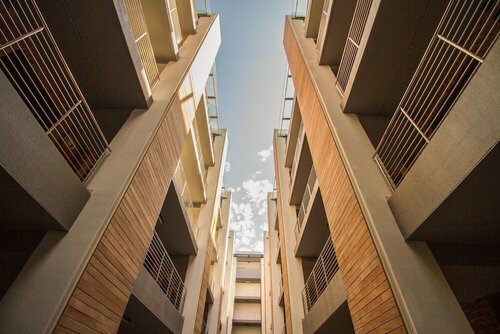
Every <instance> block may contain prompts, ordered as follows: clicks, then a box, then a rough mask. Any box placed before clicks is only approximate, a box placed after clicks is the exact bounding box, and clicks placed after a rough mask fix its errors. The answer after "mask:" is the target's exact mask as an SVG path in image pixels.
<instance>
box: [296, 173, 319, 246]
mask: <svg viewBox="0 0 500 334" xmlns="http://www.w3.org/2000/svg"><path fill="white" fill-rule="evenodd" d="M316 179H317V178H316V170H315V169H314V166H312V167H311V172H309V178H308V179H307V184H306V189H305V191H304V196H303V197H302V202H301V203H300V208H299V214H298V215H297V222H296V224H295V239H296V240H297V241H298V240H299V235H300V232H301V231H302V225H303V224H304V218H305V216H306V214H307V212H308V211H309V210H310V209H309V203H310V201H311V198H312V196H313V190H314V186H315V184H316Z"/></svg>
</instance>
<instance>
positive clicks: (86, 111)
mask: <svg viewBox="0 0 500 334" xmlns="http://www.w3.org/2000/svg"><path fill="white" fill-rule="evenodd" d="M200 3H201V2H200ZM0 29H1V34H0V66H1V70H2V71H0V87H1V88H0V111H1V112H0V118H1V120H0V127H1V129H0V136H1V142H0V164H1V168H0V171H1V179H0V182H1V188H2V189H3V190H4V196H3V197H2V201H1V204H0V220H1V223H2V224H1V225H2V227H1V229H2V232H1V241H2V245H3V246H2V252H1V256H2V261H1V265H2V268H1V271H2V278H1V281H0V283H1V295H0V298H1V300H0V332H1V333H97V332H99V333H116V332H118V333H159V332H164V333H189V334H191V333H208V332H209V333H216V332H218V331H219V328H220V327H221V326H222V324H221V322H222V321H223V320H224V321H227V313H225V314H226V315H225V316H224V317H223V318H221V315H222V314H223V312H222V309H223V308H222V304H223V303H222V300H223V299H224V298H227V297H225V295H226V291H227V290H230V288H229V287H228V285H227V283H226V282H228V281H229V278H227V277H230V275H229V276H228V273H231V272H232V268H231V264H232V261H231V259H232V241H231V240H232V236H231V235H230V234H229V230H228V226H229V223H228V218H229V207H230V202H231V194H230V193H229V192H227V191H226V190H224V189H223V177H224V164H225V159H226V151H227V131H226V129H222V128H220V125H219V120H218V111H217V100H216V97H217V94H216V79H215V76H216V72H215V67H214V61H215V57H216V55H217V51H218V48H219V45H220V24H219V17H218V15H216V14H211V13H210V11H209V10H208V9H207V8H200V7H198V8H196V3H195V2H194V1H180V0H177V1H175V0H172V1H147V0H142V1H141V0H114V1H92V0H89V1H86V0H85V1H76V2H75V1H73V2H64V1H63V2H61V1H36V2H35V1H7V0H1V1H0ZM224 278H225V279H224Z"/></svg>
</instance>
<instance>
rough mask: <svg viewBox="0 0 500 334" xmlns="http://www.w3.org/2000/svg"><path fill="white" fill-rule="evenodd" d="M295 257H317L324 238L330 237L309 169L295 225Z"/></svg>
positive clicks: (317, 189)
mask: <svg viewBox="0 0 500 334" xmlns="http://www.w3.org/2000/svg"><path fill="white" fill-rule="evenodd" d="M294 232H295V240H296V244H295V256H299V257H312V258H314V257H318V256H319V254H320V252H321V248H322V245H323V243H324V242H325V241H326V237H327V236H328V235H330V229H329V227H328V220H327V218H326V212H325V207H324V203H323V197H322V196H321V191H320V189H319V184H318V181H317V179H316V172H315V170H314V167H313V168H311V172H310V174H309V178H308V181H307V186H306V190H305V191H304V197H303V199H302V202H301V204H300V207H299V210H298V214H297V221H296V224H295V229H294Z"/></svg>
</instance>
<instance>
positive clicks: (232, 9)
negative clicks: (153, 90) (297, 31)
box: [211, 0, 292, 251]
mask: <svg viewBox="0 0 500 334" xmlns="http://www.w3.org/2000/svg"><path fill="white" fill-rule="evenodd" d="M291 5H292V2H291V1H290V0H272V1H269V0H255V1H248V0H231V1H229V0H212V2H211V7H212V8H211V9H212V11H213V12H216V13H219V14H220V18H221V35H222V44H221V47H220V49H219V53H218V56H217V60H216V65H217V76H218V78H217V81H218V82H217V84H218V99H219V106H220V108H221V118H222V123H223V126H224V127H227V128H229V129H231V131H230V134H229V150H228V157H227V161H228V163H227V164H226V185H227V187H228V188H230V189H231V190H233V204H232V207H231V217H230V221H231V228H232V229H234V230H235V231H236V237H235V249H236V250H238V251H244V250H251V251H262V232H263V231H264V229H266V228H267V224H266V219H267V214H266V212H267V211H266V203H265V199H266V196H267V192H269V191H272V189H273V177H274V176H273V175H274V172H273V159H272V154H273V152H272V133H273V128H275V127H277V126H278V116H279V112H280V108H281V98H282V87H283V78H284V71H285V61H286V60H285V54H284V51H283V46H282V45H283V43H282V39H283V27H284V19H285V15H287V14H289V13H290V11H291Z"/></svg>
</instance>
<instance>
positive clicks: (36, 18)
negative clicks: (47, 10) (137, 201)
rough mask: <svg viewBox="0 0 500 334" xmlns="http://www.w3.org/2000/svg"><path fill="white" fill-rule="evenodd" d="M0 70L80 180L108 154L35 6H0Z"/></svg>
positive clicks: (26, 0)
mask: <svg viewBox="0 0 500 334" xmlns="http://www.w3.org/2000/svg"><path fill="white" fill-rule="evenodd" d="M0 66H1V68H2V71H3V72H4V73H5V74H6V76H7V78H8V79H9V81H10V82H11V83H12V85H13V86H14V88H15V89H16V90H17V92H18V93H19V95H20V96H21V98H22V99H23V101H24V102H25V103H26V105H27V107H28V109H29V110H30V111H31V112H32V114H33V116H34V117H35V118H36V120H37V121H38V123H39V124H40V125H41V126H42V128H43V130H44V131H45V133H46V134H47V136H49V138H50V139H51V140H52V142H53V143H54V145H55V146H56V147H57V149H58V150H59V152H60V153H61V155H62V156H63V157H64V159H65V160H66V162H67V163H68V164H69V165H70V167H71V168H72V169H73V171H74V172H75V174H76V175H77V176H78V178H79V179H80V180H81V181H82V182H85V181H87V180H88V178H89V176H90V175H91V174H92V172H93V171H94V170H95V169H96V168H97V166H99V164H100V163H101V162H102V159H103V158H104V157H105V156H106V155H107V154H108V153H109V148H108V143H107V142H106V139H105V138H104V135H103V134H102V132H101V129H100V128H99V126H98V124H97V122H96V120H95V119H94V116H93V115H92V112H91V110H90V108H89V106H88V104H87V102H86V101H85V98H84V97H83V94H82V92H81V91H80V89H79V87H78V85H77V83H76V81H75V79H74V77H73V75H72V74H71V71H70V70H69V68H68V66H67V64H66V62H65V60H64V58H63V56H62V54H61V53H60V51H59V48H58V47H57V45H56V42H55V40H54V38H53V37H52V34H51V33H50V31H49V29H48V27H47V24H46V22H45V20H44V19H43V16H42V14H41V12H40V10H39V9H38V7H37V5H36V3H35V2H34V1H32V0H31V1H30V0H19V1H8V0H0Z"/></svg>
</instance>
